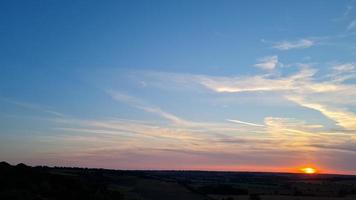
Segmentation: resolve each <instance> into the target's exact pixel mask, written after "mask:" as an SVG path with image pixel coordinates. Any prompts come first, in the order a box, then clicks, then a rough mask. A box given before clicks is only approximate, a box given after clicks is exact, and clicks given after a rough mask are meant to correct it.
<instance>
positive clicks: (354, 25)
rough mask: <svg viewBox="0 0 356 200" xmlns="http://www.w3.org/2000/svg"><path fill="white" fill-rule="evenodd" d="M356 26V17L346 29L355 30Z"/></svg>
mask: <svg viewBox="0 0 356 200" xmlns="http://www.w3.org/2000/svg"><path fill="white" fill-rule="evenodd" d="M355 28H356V19H354V20H353V21H351V22H350V23H349V25H348V26H347V28H346V30H348V31H351V30H354V29H355Z"/></svg>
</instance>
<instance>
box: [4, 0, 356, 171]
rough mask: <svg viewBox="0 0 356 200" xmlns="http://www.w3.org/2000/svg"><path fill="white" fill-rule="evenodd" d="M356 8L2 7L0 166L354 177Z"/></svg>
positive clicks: (265, 4)
mask: <svg viewBox="0 0 356 200" xmlns="http://www.w3.org/2000/svg"><path fill="white" fill-rule="evenodd" d="M355 80H356V1H353V0H345V1H344V0H330V1H325V0H320V1H317V0H313V1H309V0H308V1H307V0H305V1H289V0H288V1H286V0H280V1H277V0H273V1H251V0H249V1H247V0H246V1H232V0H231V1H228V0H226V1H217V0H215V1H207V0H204V1H203V0H202V1H198V0H189V1H188V0H187V1H184V0H179V1H178V0H177V1H173V0H171V1H167V0H162V1H158V0H153V1H152V0H150V1H148V0H147V1H144V0H141V1H93V0H87V1H65V0H61V1H59V0H58V1H56V0H50V1H45V0H39V1H17V0H14V1H1V2H0V160H5V161H9V162H12V163H18V162H25V163H28V164H33V165H40V164H41V165H65V166H85V167H104V168H115V169H202V170H251V171H294V170H295V169H297V168H299V167H302V166H315V167H317V168H320V170H321V171H323V172H331V173H350V174H356V171H355V169H356V160H355V159H354V158H355V156H356V81H355Z"/></svg>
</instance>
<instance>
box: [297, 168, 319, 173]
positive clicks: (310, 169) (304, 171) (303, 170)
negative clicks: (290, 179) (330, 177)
mask: <svg viewBox="0 0 356 200" xmlns="http://www.w3.org/2000/svg"><path fill="white" fill-rule="evenodd" d="M300 170H301V171H302V172H303V173H305V174H315V173H316V169H315V168H312V167H305V168H301V169H300Z"/></svg>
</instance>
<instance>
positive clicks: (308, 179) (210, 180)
mask: <svg viewBox="0 0 356 200" xmlns="http://www.w3.org/2000/svg"><path fill="white" fill-rule="evenodd" d="M0 199H1V200H7V199H11V200H17V199H31V200H32V199H33V200H41V199H43V200H52V199H65V200H71V199H76V200H80V199H86V200H90V199H100V200H109V199H117V200H120V199H121V200H123V199H125V200H146V199H147V200H178V199H181V200H190V199H191V200H195V199H196V200H214V199H216V200H222V199H224V200H233V199H239V200H242V199H246V200H259V199H262V200H297V199H299V200H304V199H305V200H319V199H322V200H324V199H325V200H356V176H344V175H321V174H320V175H303V174H286V173H242V172H203V171H122V170H105V169H87V168H62V167H54V168H50V167H29V166H26V165H24V164H19V165H16V166H12V165H9V164H8V163H6V162H1V163H0Z"/></svg>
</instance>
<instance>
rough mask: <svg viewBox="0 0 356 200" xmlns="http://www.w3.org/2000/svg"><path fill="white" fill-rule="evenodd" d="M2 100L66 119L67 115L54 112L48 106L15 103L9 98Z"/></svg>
mask: <svg viewBox="0 0 356 200" xmlns="http://www.w3.org/2000/svg"><path fill="white" fill-rule="evenodd" d="M0 100H3V101H5V102H7V103H10V104H13V105H16V106H20V107H23V108H26V109H31V110H38V111H41V112H44V113H47V114H51V115H54V116H57V117H64V116H65V115H64V114H62V113H60V112H57V111H54V110H53V109H51V108H49V107H48V106H44V105H39V104H34V103H28V102H22V101H15V100H12V99H7V98H0Z"/></svg>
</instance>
